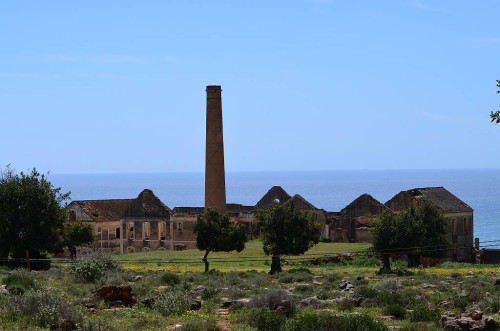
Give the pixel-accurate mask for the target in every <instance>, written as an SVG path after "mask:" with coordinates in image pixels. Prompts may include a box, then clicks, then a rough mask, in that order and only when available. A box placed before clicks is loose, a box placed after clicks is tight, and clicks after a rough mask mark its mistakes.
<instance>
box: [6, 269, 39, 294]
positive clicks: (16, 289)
mask: <svg viewBox="0 0 500 331" xmlns="http://www.w3.org/2000/svg"><path fill="white" fill-rule="evenodd" d="M3 283H4V284H5V285H6V287H7V289H8V290H9V292H10V293H12V294H23V293H24V292H26V291H27V290H29V289H32V288H35V280H34V278H33V275H32V274H31V272H29V271H28V270H26V269H15V270H13V271H12V272H11V273H10V274H9V275H8V276H7V277H5V278H4V279H3Z"/></svg>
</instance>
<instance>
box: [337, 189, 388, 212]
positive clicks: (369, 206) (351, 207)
mask: <svg viewBox="0 0 500 331" xmlns="http://www.w3.org/2000/svg"><path fill="white" fill-rule="evenodd" d="M386 210H389V208H388V207H387V206H385V205H384V204H382V203H381V202H380V201H378V200H377V199H375V198H374V197H372V196H371V195H369V194H367V193H364V194H361V195H360V196H359V197H357V198H356V199H354V200H353V201H352V202H351V203H350V204H348V205H347V206H345V207H344V209H342V210H341V211H340V214H341V215H347V216H350V217H361V216H372V215H379V214H381V213H382V212H383V211H386Z"/></svg>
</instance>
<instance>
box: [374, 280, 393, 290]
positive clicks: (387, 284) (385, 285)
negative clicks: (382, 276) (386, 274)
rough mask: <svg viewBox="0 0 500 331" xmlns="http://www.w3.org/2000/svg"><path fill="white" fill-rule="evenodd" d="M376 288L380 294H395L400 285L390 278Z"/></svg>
mask: <svg viewBox="0 0 500 331" xmlns="http://www.w3.org/2000/svg"><path fill="white" fill-rule="evenodd" d="M374 288H375V289H376V290H379V291H380V292H390V293H395V292H396V291H397V290H398V288H399V284H398V282H397V281H396V280H395V279H392V278H389V279H386V280H383V281H381V282H379V283H378V284H376V285H375V286H374Z"/></svg>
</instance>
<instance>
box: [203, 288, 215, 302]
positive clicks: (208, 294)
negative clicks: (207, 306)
mask: <svg viewBox="0 0 500 331" xmlns="http://www.w3.org/2000/svg"><path fill="white" fill-rule="evenodd" d="M217 293H219V291H217V290H216V289H213V288H207V289H206V290H205V291H204V292H203V293H202V294H201V300H210V299H213V298H215V297H216V296H217Z"/></svg>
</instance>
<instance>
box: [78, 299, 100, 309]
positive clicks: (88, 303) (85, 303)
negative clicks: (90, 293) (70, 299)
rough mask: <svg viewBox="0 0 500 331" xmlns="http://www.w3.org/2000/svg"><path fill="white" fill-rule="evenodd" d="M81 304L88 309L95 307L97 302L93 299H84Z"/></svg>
mask: <svg viewBox="0 0 500 331" xmlns="http://www.w3.org/2000/svg"><path fill="white" fill-rule="evenodd" d="M82 305H83V306H84V307H85V308H87V309H88V310H92V309H93V310H96V309H97V303H96V302H95V301H94V300H85V301H83V302H82Z"/></svg>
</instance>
